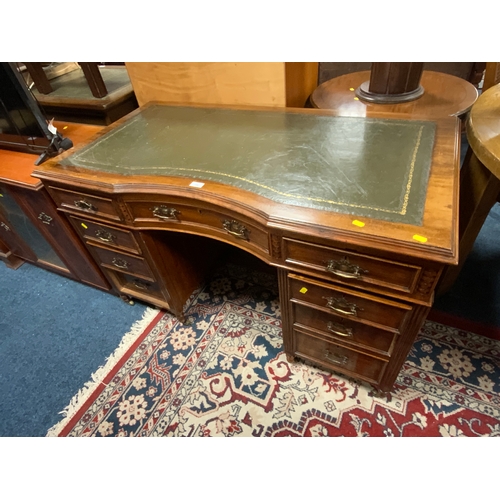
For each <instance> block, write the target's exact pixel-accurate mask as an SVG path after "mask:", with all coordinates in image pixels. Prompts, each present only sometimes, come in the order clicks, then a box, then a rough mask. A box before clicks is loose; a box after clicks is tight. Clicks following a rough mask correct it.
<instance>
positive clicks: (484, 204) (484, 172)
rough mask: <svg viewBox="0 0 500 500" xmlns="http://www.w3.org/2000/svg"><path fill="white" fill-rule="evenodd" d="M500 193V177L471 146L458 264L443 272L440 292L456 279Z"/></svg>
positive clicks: (462, 198) (464, 170)
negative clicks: (484, 163) (496, 175)
mask: <svg viewBox="0 0 500 500" xmlns="http://www.w3.org/2000/svg"><path fill="white" fill-rule="evenodd" d="M499 193H500V180H498V179H497V178H496V177H495V176H494V175H493V174H492V173H491V172H490V171H489V170H488V169H487V168H486V167H485V166H484V165H483V164H482V163H481V162H480V161H479V160H478V159H477V157H476V155H475V154H474V153H473V151H472V150H471V148H470V147H469V150H468V151H467V156H466V158H465V161H464V165H463V167H462V170H461V172H460V209H459V254H458V255H459V263H458V265H457V266H450V267H449V268H448V269H447V270H446V271H445V272H444V273H443V277H442V278H441V281H440V283H439V285H438V289H437V294H438V295H441V294H443V293H445V292H447V291H448V290H449V289H450V288H451V287H452V285H453V283H454V282H455V280H456V279H457V277H458V275H459V273H460V271H461V269H462V267H463V265H464V263H465V260H466V259H467V256H468V255H469V253H470V251H471V250H472V247H473V246H474V242H475V241H476V238H477V235H478V234H479V231H480V230H481V227H482V226H483V224H484V221H485V220H486V217H487V216H488V213H489V212H490V210H491V208H492V207H493V205H494V204H495V203H496V201H497V198H498V195H499Z"/></svg>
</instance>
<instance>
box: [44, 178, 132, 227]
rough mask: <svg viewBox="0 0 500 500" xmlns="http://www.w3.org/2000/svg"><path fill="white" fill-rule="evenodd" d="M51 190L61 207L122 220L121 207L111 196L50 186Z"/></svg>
mask: <svg viewBox="0 0 500 500" xmlns="http://www.w3.org/2000/svg"><path fill="white" fill-rule="evenodd" d="M48 189H49V192H50V194H51V196H52V198H53V199H54V201H55V202H56V205H57V206H58V207H59V208H62V209H65V210H71V211H73V212H84V213H87V214H91V215H97V216H100V217H104V218H106V219H111V220H116V221H121V220H122V216H121V213H120V209H119V207H118V206H116V205H115V203H114V202H113V200H112V199H111V198H103V197H101V196H94V195H91V194H87V193H79V192H77V191H69V190H67V189H60V188H55V187H53V186H49V188H48Z"/></svg>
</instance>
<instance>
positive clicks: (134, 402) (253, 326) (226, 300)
mask: <svg viewBox="0 0 500 500" xmlns="http://www.w3.org/2000/svg"><path fill="white" fill-rule="evenodd" d="M187 317H188V322H187V323H186V324H181V323H179V322H178V321H177V320H176V319H175V318H174V317H173V316H171V315H170V314H168V313H165V312H160V311H156V310H149V311H148V313H147V316H146V317H145V319H144V321H143V322H142V324H140V325H135V327H134V328H133V330H132V332H131V333H129V334H128V336H126V338H124V341H123V342H122V345H121V346H120V347H119V348H118V349H117V351H116V352H115V353H114V354H113V355H112V356H111V357H110V359H109V360H108V362H107V364H106V365H105V366H103V367H102V368H101V369H100V370H99V371H98V372H97V373H96V374H94V376H93V379H92V380H91V381H90V382H89V383H88V384H87V385H86V386H85V387H84V388H82V390H81V391H80V392H79V394H77V395H76V396H75V397H74V398H73V400H72V401H71V402H70V404H69V405H68V407H67V408H66V409H65V410H64V412H63V414H64V415H65V416H64V418H63V420H62V421H61V422H59V423H58V424H57V425H56V426H54V427H53V428H52V429H50V430H49V432H48V436H103V437H113V436H144V437H146V436H167V437H168V436H193V437H194V436H197V437H198V436H199V437H202V436H220V437H224V436H225V437H232V436H234V437H236V436H242V437H243V436H249V437H270V436H325V437H326V436H387V437H389V436H499V435H500V394H499V393H500V341H498V340H494V339H490V338H487V337H483V336H478V335H475V334H474V333H471V332H468V331H465V330H462V329H460V328H456V327H450V326H445V325H443V324H440V323H436V322H433V321H427V322H426V323H425V325H424V327H423V328H422V330H421V332H420V334H419V337H418V338H417V340H416V342H415V343H414V345H413V347H412V349H411V352H410V354H409V356H408V358H407V360H406V362H405V364H404V366H403V368H402V370H401V372H400V374H399V376H398V379H397V383H396V385H395V387H394V390H393V391H392V393H391V395H390V396H389V397H380V396H378V395H377V394H376V393H375V391H374V390H373V388H372V387H371V386H370V385H368V384H364V383H360V382H359V381H356V380H354V379H351V378H348V377H344V376H341V375H339V374H332V373H329V372H326V371H322V370H319V369H318V368H315V367H313V366H309V365H306V364H304V363H300V362H297V363H289V362H288V361H287V360H286V357H285V355H284V353H283V351H282V336H281V321H280V311H279V302H278V292H277V284H276V280H275V277H274V276H272V275H266V274H263V273H258V272H251V271H248V270H246V269H244V268H241V267H238V266H231V265H230V266H227V267H226V268H225V269H224V271H223V272H220V273H219V274H217V275H216V276H215V277H214V279H213V280H212V281H211V283H210V284H208V285H207V286H206V287H205V288H204V289H202V290H200V291H198V292H196V293H195V294H193V296H192V297H191V301H190V304H189V306H188V309H187Z"/></svg>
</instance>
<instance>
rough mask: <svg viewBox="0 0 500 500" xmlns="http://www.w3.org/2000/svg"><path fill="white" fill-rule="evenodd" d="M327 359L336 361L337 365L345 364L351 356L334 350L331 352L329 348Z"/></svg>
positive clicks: (331, 361) (326, 354)
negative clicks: (342, 354)
mask: <svg viewBox="0 0 500 500" xmlns="http://www.w3.org/2000/svg"><path fill="white" fill-rule="evenodd" d="M325 359H327V360H328V361H330V363H335V364H336V365H345V364H347V361H349V358H348V357H347V356H341V355H340V354H336V353H334V352H330V351H329V350H328V349H327V350H326V351H325Z"/></svg>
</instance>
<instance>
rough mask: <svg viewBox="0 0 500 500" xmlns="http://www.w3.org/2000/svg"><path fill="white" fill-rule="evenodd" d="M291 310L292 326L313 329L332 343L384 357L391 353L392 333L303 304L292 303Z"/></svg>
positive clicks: (393, 335)
mask: <svg viewBox="0 0 500 500" xmlns="http://www.w3.org/2000/svg"><path fill="white" fill-rule="evenodd" d="M292 309H293V323H294V326H301V327H302V328H307V329H313V330H316V331H317V332H318V333H320V334H322V335H324V336H325V337H327V338H330V339H331V340H332V341H336V342H337V341H338V342H342V343H346V344H350V345H353V346H356V345H358V346H360V347H364V348H368V349H370V350H374V351H376V352H378V353H380V354H383V355H386V356H389V355H390V353H391V351H392V345H393V341H394V337H395V335H396V334H394V333H392V332H389V331H387V330H382V329H380V328H374V327H373V326H369V325H365V324H364V323H360V322H358V321H352V320H350V319H348V318H341V317H338V316H336V315H334V314H330V313H329V312H325V311H322V310H319V309H315V308H313V307H310V306H306V305H304V304H298V303H293V304H292Z"/></svg>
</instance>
